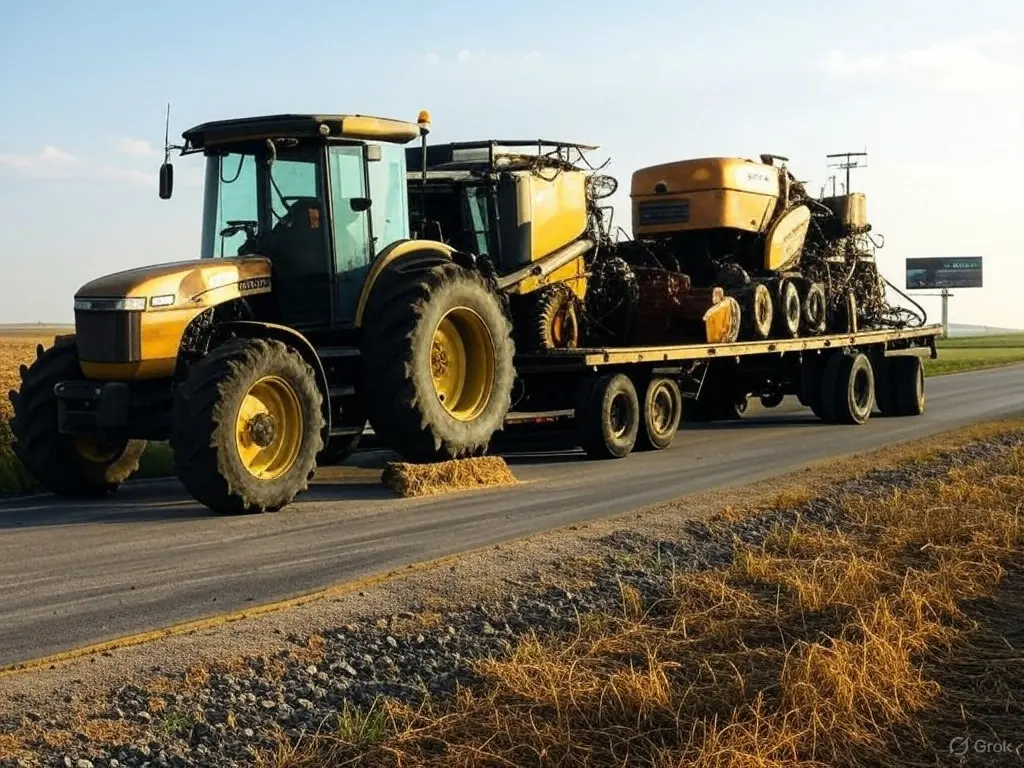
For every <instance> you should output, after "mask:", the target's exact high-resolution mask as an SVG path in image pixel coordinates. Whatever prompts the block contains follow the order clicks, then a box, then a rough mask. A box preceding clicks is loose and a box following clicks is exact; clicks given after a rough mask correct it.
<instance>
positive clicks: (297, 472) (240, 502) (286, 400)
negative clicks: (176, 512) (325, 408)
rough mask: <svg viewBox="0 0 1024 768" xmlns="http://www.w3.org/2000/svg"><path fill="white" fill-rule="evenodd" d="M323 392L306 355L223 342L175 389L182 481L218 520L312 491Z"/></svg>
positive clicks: (263, 342) (271, 345)
mask: <svg viewBox="0 0 1024 768" xmlns="http://www.w3.org/2000/svg"><path fill="white" fill-rule="evenodd" d="M322 397H323V396H322V394H321V392H320V389H319V387H318V386H317V383H316V375H315V374H314V372H313V369H312V368H311V367H310V365H309V363H307V362H306V361H305V360H304V359H303V358H302V356H301V355H300V354H299V353H298V352H297V351H295V350H294V349H292V348H291V347H289V346H287V345H286V344H284V343H282V342H280V341H276V340H270V339H236V340H232V341H228V342H225V343H224V344H222V345H221V346H219V347H217V348H215V349H214V350H213V351H212V352H210V354H209V355H207V356H206V357H204V358H203V359H201V360H200V361H199V362H197V363H196V364H195V365H194V366H193V367H192V370H191V371H190V372H189V376H188V379H187V380H186V381H185V382H184V383H183V384H182V385H181V386H179V387H178V389H177V391H176V393H175V403H174V409H175V412H174V429H173V431H172V433H171V448H172V449H173V450H174V463H175V468H176V470H177V473H178V478H179V479H180V480H181V482H182V484H183V485H184V486H185V488H186V490H188V492H189V493H190V494H192V496H193V497H194V498H195V499H196V500H197V501H199V502H200V503H201V504H204V505H206V506H207V507H209V508H210V509H212V510H213V511H214V512H218V513H220V514H242V513H252V512H268V511H270V512H273V511H277V510H279V509H281V508H282V507H285V506H287V505H288V504H290V503H291V502H292V501H293V500H294V499H295V497H296V496H298V495H299V494H300V493H301V492H303V491H305V490H306V489H307V488H308V486H309V479H310V478H311V477H312V475H313V473H314V472H315V470H316V457H317V453H319V452H320V451H321V450H322V449H323V447H324V446H323V436H322V433H323V428H324V416H323V412H322V410H321V403H322Z"/></svg>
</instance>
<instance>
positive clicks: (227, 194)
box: [202, 147, 322, 259]
mask: <svg viewBox="0 0 1024 768" xmlns="http://www.w3.org/2000/svg"><path fill="white" fill-rule="evenodd" d="M317 159H318V158H317V152H316V150H315V149H314V148H301V147H296V148H282V149H279V150H278V152H277V158H276V159H275V160H274V161H273V162H272V163H271V164H269V167H268V164H267V162H266V155H265V153H262V152H261V153H259V154H257V153H253V152H228V153H225V154H217V155H209V156H207V158H206V188H205V194H204V200H203V235H202V257H203V258H204V259H210V258H224V257H231V256H239V255H243V254H245V253H251V252H252V251H253V250H254V249H255V248H256V247H257V246H258V243H259V242H260V241H261V240H262V239H264V238H265V237H267V236H269V235H270V233H271V232H272V231H273V230H274V227H276V226H277V225H278V224H280V223H281V221H282V220H284V219H285V217H286V215H287V213H288V210H289V208H290V206H291V205H292V204H293V203H295V202H296V201H298V200H302V199H305V200H308V199H309V198H320V197H321V194H320V190H321V189H322V185H321V180H320V165H319V163H318V162H317Z"/></svg>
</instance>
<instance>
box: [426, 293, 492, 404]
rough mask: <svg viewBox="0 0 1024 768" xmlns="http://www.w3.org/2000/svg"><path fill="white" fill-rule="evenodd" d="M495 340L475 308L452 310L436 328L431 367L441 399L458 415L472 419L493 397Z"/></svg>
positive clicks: (438, 397)
mask: <svg viewBox="0 0 1024 768" xmlns="http://www.w3.org/2000/svg"><path fill="white" fill-rule="evenodd" d="M494 357H495V351H494V341H493V339H491V334H490V332H489V331H488V330H487V326H486V324H484V321H483V318H482V317H480V315H478V314H477V313H476V312H474V311H473V310H472V309H468V308H467V307H456V308H454V309H450V310H448V312H446V313H445V314H444V316H443V317H442V318H441V321H440V322H439V323H438V324H437V327H436V328H435V329H434V338H433V343H432V344H431V351H430V370H431V374H432V375H433V379H434V390H435V392H436V393H437V399H438V400H439V401H440V402H441V405H443V406H444V408H445V410H447V411H448V413H450V414H451V415H452V416H453V417H454V418H456V419H458V420H459V421H472V420H473V419H475V418H476V417H477V416H479V415H480V414H481V413H482V412H483V410H484V408H486V407H487V403H489V402H490V400H491V389H492V387H493V386H494Z"/></svg>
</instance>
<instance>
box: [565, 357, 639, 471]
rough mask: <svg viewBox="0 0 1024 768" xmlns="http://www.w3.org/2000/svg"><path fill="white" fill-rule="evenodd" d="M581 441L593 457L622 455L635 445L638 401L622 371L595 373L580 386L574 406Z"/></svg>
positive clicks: (634, 390) (637, 426)
mask: <svg viewBox="0 0 1024 768" xmlns="http://www.w3.org/2000/svg"><path fill="white" fill-rule="evenodd" d="M576 425H577V431H578V433H579V440H580V445H581V446H582V448H583V450H584V451H585V452H586V454H587V455H588V456H590V457H591V458H593V459H621V458H625V457H626V456H628V455H629V453H630V451H632V450H633V446H634V445H636V439H637V434H638V432H639V431H640V402H639V398H638V397H637V394H636V387H634V386H633V382H632V381H631V380H630V378H629V377H628V376H626V375H625V374H623V373H612V374H606V375H604V376H599V377H595V378H593V379H591V380H589V381H587V382H584V383H583V385H582V386H581V387H580V391H579V393H578V399H577V407H576Z"/></svg>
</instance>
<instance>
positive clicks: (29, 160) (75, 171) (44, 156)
mask: <svg viewBox="0 0 1024 768" xmlns="http://www.w3.org/2000/svg"><path fill="white" fill-rule="evenodd" d="M0 166H6V167H8V168H11V169H13V170H15V171H17V172H20V173H23V174H26V175H29V176H33V177H35V178H40V179H112V180H116V181H127V182H131V183H136V184H150V185H154V184H156V176H155V175H154V174H147V173H143V172H141V171H138V170H135V169H132V168H119V167H117V166H113V165H104V164H96V163H90V162H83V161H81V160H79V159H78V158H77V157H75V156H74V155H72V154H71V153H69V152H65V151H64V150H62V149H58V148H57V147H54V146H52V145H49V144H48V145H46V146H44V147H43V148H42V149H41V150H40V151H39V152H38V153H37V154H34V155H18V154H0Z"/></svg>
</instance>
